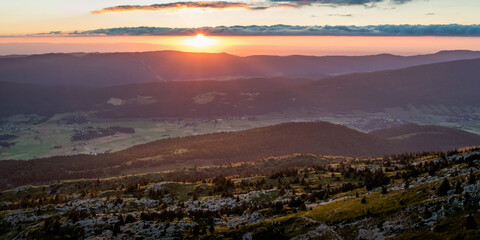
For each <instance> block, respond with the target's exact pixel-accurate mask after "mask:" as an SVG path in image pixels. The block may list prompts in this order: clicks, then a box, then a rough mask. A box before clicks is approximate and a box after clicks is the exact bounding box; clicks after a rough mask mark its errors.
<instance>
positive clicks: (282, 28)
mask: <svg viewBox="0 0 480 240" xmlns="http://www.w3.org/2000/svg"><path fill="white" fill-rule="evenodd" d="M198 32H202V33H205V34H208V35H214V36H480V25H459V24H444V25H369V26H355V25H351V26H344V25H339V26H330V25H325V26H293V25H271V26H258V25H250V26H217V27H201V28H162V27H125V28H106V29H97V30H90V31H75V32H70V33H64V32H61V33H57V34H63V35H85V36H89V35H106V36H162V35H164V36H167V35H170V36H174V35H177V36H181V35H193V34H196V33H198ZM50 34H51V35H55V33H50Z"/></svg>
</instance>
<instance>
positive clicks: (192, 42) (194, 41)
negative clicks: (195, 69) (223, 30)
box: [183, 33, 218, 49]
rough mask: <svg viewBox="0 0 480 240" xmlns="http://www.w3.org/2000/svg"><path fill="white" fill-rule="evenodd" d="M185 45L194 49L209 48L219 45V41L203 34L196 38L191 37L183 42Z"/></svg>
mask: <svg viewBox="0 0 480 240" xmlns="http://www.w3.org/2000/svg"><path fill="white" fill-rule="evenodd" d="M183 43H184V44H185V45H187V46H190V47H194V48H202V49H204V48H209V47H212V46H215V45H217V44H218V41H217V40H215V39H213V38H211V37H207V36H205V35H203V34H201V33H199V34H197V35H196V36H194V37H190V38H188V39H186V40H185V41H183Z"/></svg>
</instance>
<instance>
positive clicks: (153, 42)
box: [0, 36, 480, 56]
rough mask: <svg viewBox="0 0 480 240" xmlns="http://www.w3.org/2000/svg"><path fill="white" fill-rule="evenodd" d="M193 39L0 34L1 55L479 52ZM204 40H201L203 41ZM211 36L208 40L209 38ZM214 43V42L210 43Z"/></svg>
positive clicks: (457, 42)
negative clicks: (202, 44)
mask: <svg viewBox="0 0 480 240" xmlns="http://www.w3.org/2000/svg"><path fill="white" fill-rule="evenodd" d="M191 38H192V37H178V36H142V37H138V36H125V37H0V55H8V54H35V53H48V52H125V51H127V52H132V51H154V50H178V51H198V52H228V53H231V54H235V55H241V56H246V55H258V54H265V55H292V54H301V55H366V54H378V53H391V54H399V55H415V54H423V53H433V52H437V51H440V50H459V49H465V50H479V51H480V44H478V43H479V41H480V38H479V37H367V36H362V37H358V36H353V37H352V36H295V37H292V36H248V37H238V36H235V37H208V36H207V38H208V40H209V41H208V42H210V44H208V45H209V46H208V47H203V46H201V45H200V46H198V45H195V44H193V45H192V44H189V42H190V43H191V42H192V41H190V39H191ZM204 40H205V39H204ZM210 40H212V41H210ZM212 42H213V44H211V43H212Z"/></svg>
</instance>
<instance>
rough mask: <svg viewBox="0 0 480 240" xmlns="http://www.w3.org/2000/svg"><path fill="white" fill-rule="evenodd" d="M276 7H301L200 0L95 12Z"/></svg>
mask: <svg viewBox="0 0 480 240" xmlns="http://www.w3.org/2000/svg"><path fill="white" fill-rule="evenodd" d="M274 7H292V8H295V7H299V6H297V5H296V4H290V3H276V4H247V3H245V2H226V1H208V2H207V1H199V2H173V3H164V4H153V5H121V6H114V7H109V8H103V9H100V10H96V11H93V12H92V13H93V14H103V13H110V12H129V11H162V10H179V9H185V8H200V9H229V8H242V9H246V10H265V9H269V8H274Z"/></svg>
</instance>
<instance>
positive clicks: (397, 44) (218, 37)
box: [0, 0, 480, 55]
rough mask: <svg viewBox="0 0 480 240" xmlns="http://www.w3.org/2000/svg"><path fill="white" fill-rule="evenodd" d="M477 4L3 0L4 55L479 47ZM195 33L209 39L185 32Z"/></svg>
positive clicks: (474, 0) (0, 36)
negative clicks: (84, 52) (83, 52)
mask: <svg viewBox="0 0 480 240" xmlns="http://www.w3.org/2000/svg"><path fill="white" fill-rule="evenodd" d="M478 10H480V1H479V0H222V1H192V0H179V1H174V0H173V1H172V0H156V1H155V0H81V1H79V0H42V1H39V0H0V55H8V54H32V53H47V52H80V51H88V52H112V51H151V50H180V51H205V52H224V51H225V52H229V53H233V54H237V55H252V54H269V55H289V54H310V55H363V54H377V53H392V54H400V55H414V54H423V53H433V52H437V51H440V50H455V49H467V50H480V44H478V41H479V40H480V14H478ZM198 33H202V34H204V35H206V36H208V38H209V39H206V38H204V39H198V38H195V39H193V40H192V39H190V40H189V39H184V38H185V36H190V37H191V36H195V35H197V34H198ZM286 36H290V37H286ZM199 41H207V42H213V44H203V45H202V44H198V43H199Z"/></svg>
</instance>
